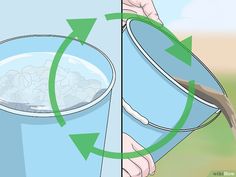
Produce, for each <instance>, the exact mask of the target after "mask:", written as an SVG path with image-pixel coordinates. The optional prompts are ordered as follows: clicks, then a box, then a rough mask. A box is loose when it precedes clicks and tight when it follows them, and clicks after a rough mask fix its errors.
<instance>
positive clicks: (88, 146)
mask: <svg viewBox="0 0 236 177" xmlns="http://www.w3.org/2000/svg"><path fill="white" fill-rule="evenodd" d="M129 18H132V19H136V20H139V21H142V22H144V23H146V24H148V25H151V26H153V27H154V28H156V29H158V30H160V31H161V32H163V33H164V34H165V35H167V36H168V37H169V38H170V39H171V40H172V41H173V43H174V45H176V44H177V45H181V42H179V41H178V39H177V38H176V37H175V35H174V34H173V33H171V32H170V31H169V30H168V29H167V28H165V27H164V26H163V25H161V24H160V23H158V22H156V21H154V20H152V19H149V18H148V17H144V16H140V15H137V14H130V13H123V14H122V13H113V14H107V15H106V19H107V20H115V19H129ZM81 21H82V22H83V23H82V24H83V25H82V24H81V23H80V24H78V23H76V22H75V23H76V24H74V22H73V23H72V24H71V23H70V25H71V27H72V29H73V32H72V33H71V34H70V35H69V37H67V38H66V39H65V41H64V42H63V43H62V45H61V46H60V48H59V49H58V51H57V53H56V55H55V58H54V61H53V63H52V66H51V70H50V75H49V96H50V100H51V106H52V110H53V113H54V115H55V117H56V118H57V120H58V123H59V124H60V125H61V126H64V125H65V120H64V118H63V116H62V114H61V112H60V110H59V107H58V104H57V99H56V94H55V78H56V71H57V68H58V64H59V62H60V59H61V57H62V55H63V53H64V52H65V50H66V48H67V47H68V46H69V45H70V43H71V42H72V40H73V38H75V37H77V38H78V39H80V38H81V37H80V38H79V36H80V30H79V29H76V28H81V29H83V30H82V32H83V33H82V35H83V36H84V35H86V37H82V38H83V42H85V39H86V38H87V36H88V34H89V32H90V31H91V29H92V26H93V24H94V23H95V21H93V20H92V21H91V20H90V22H89V21H87V20H86V19H81V20H80V22H81ZM70 22H71V21H70ZM77 22H78V21H77ZM86 24H87V25H88V26H87V27H86ZM77 30H78V31H77ZM182 47H183V48H184V50H185V51H187V52H190V51H189V47H186V46H184V45H182ZM170 51H171V52H170V53H172V55H175V56H176V57H177V56H178V57H177V58H179V55H177V54H176V52H173V50H170ZM174 51H176V50H174ZM182 51H183V50H182ZM177 53H178V51H177ZM179 59H180V60H181V61H183V62H184V63H186V64H188V65H191V62H189V61H187V62H186V59H185V60H182V59H181V58H179ZM194 93H195V82H194V81H190V82H189V92H188V98H187V102H186V105H185V108H184V111H183V114H182V116H181V118H180V120H179V121H178V123H177V124H176V125H175V127H174V128H173V129H174V130H175V131H171V132H169V133H168V134H167V135H166V136H165V137H164V138H162V139H161V140H160V141H159V142H158V143H155V144H153V145H151V146H150V147H148V148H146V149H144V150H141V151H136V152H128V153H118V152H108V151H104V150H101V149H98V148H96V147H94V144H95V142H96V140H97V138H98V135H99V134H98V133H90V134H75V135H70V138H71V139H72V141H73V142H74V143H75V145H76V147H77V148H78V150H79V151H80V152H81V154H82V155H83V157H84V158H85V159H88V157H89V154H90V153H94V154H97V155H99V156H104V157H108V158H114V159H129V158H136V157H140V156H145V155H147V154H149V153H152V152H154V151H156V150H157V149H159V148H161V147H163V146H164V145H165V144H167V143H168V142H170V141H171V140H172V139H173V138H174V137H175V136H176V134H177V132H178V130H179V129H181V128H182V127H183V125H184V124H185V122H186V121H187V118H188V116H189V114H190V112H191V109H192V105H193V101H194Z"/></svg>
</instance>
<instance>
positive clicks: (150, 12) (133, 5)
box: [123, 0, 162, 25]
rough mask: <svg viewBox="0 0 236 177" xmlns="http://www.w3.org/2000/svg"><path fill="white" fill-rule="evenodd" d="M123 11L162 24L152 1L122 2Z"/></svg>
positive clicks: (126, 0)
mask: <svg viewBox="0 0 236 177" xmlns="http://www.w3.org/2000/svg"><path fill="white" fill-rule="evenodd" d="M123 11H124V12H126V13H135V14H138V15H143V16H147V17H149V18H151V19H153V20H155V21H157V22H159V23H162V21H161V20H160V18H159V15H158V13H157V11H156V9H155V6H154V4H153V1H152V0H123ZM124 24H125V22H123V25H124Z"/></svg>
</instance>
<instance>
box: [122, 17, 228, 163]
mask: <svg viewBox="0 0 236 177" xmlns="http://www.w3.org/2000/svg"><path fill="white" fill-rule="evenodd" d="M123 41H124V44H123V51H124V55H123V57H124V61H123V70H124V77H123V79H124V86H123V89H124V100H125V102H126V103H128V105H129V106H131V107H132V108H133V110H135V111H136V112H138V113H139V115H141V116H143V117H145V118H147V119H148V120H149V122H151V123H153V124H155V125H157V126H158V127H159V128H154V127H152V126H150V125H145V122H144V123H142V122H140V121H138V120H137V119H135V118H134V117H133V116H132V115H130V114H129V113H128V112H126V111H125V109H124V114H123V117H124V132H126V133H127V134H129V135H130V136H132V137H133V138H134V139H135V140H136V141H137V142H139V143H140V144H141V145H142V146H143V147H145V148H148V147H150V146H151V145H153V144H155V143H157V142H159V141H160V140H161V139H163V138H164V137H165V136H166V135H167V134H168V133H169V132H170V131H171V130H173V128H174V126H175V125H176V123H177V122H178V121H179V119H180V117H181V115H182V113H183V111H184V108H185V105H186V102H187V97H188V90H186V89H185V88H184V87H182V86H181V85H180V84H178V83H177V82H176V81H175V80H174V78H179V79H182V80H186V81H191V80H194V81H195V82H196V83H197V84H200V85H203V86H205V87H208V88H210V89H213V90H215V91H217V92H219V93H222V94H225V91H224V89H223V87H222V86H221V84H220V83H219V81H217V79H216V77H215V76H214V75H213V74H212V73H211V72H210V71H209V69H208V68H207V67H206V66H205V65H204V64H203V63H202V62H201V61H200V60H199V59H198V57H197V56H195V55H194V54H192V65H191V66H188V65H186V64H185V63H183V62H182V61H180V60H177V59H176V58H175V57H174V56H172V55H170V54H169V53H167V52H166V49H167V48H169V47H171V46H173V41H171V40H170V39H169V38H168V37H167V36H166V35H165V34H163V33H162V32H161V31H159V30H157V29H155V28H154V27H152V26H150V25H148V24H146V23H144V22H142V21H141V20H135V19H130V20H128V22H127V27H126V29H125V30H124V32H123ZM220 112H221V111H220V110H219V109H218V108H217V106H215V105H213V104H211V103H209V102H207V101H205V100H204V99H202V98H199V97H198V96H194V102H193V107H192V109H191V112H190V115H189V117H188V119H187V122H186V123H185V124H184V126H183V127H182V128H181V130H179V131H178V133H177V135H176V136H175V137H174V138H173V139H172V140H171V141H170V142H168V143H167V144H165V145H164V146H162V147H161V148H159V149H157V150H156V151H155V152H152V156H153V158H154V160H155V161H158V160H159V159H161V158H162V157H163V156H164V155H165V154H166V153H168V152H169V151H170V150H171V149H173V148H174V147H175V146H176V145H177V144H178V143H180V142H181V141H182V140H184V139H185V138H186V137H187V136H188V135H190V134H191V133H192V132H193V131H195V130H197V129H200V128H202V127H205V126H207V125H208V124H210V123H211V122H212V121H213V120H215V119H216V117H217V116H218V115H219V114H220ZM212 116H213V118H212ZM211 118H212V119H211Z"/></svg>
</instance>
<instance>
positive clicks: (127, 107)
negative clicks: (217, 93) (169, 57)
mask: <svg viewBox="0 0 236 177" xmlns="http://www.w3.org/2000/svg"><path fill="white" fill-rule="evenodd" d="M122 104H123V108H124V109H125V111H126V112H127V113H128V114H130V115H131V116H132V117H133V118H135V119H136V120H138V121H139V122H141V123H142V124H143V125H145V126H148V125H149V126H152V127H154V128H157V129H159V130H163V131H168V132H192V131H196V130H199V129H202V128H204V127H206V126H208V125H209V124H211V123H212V122H214V121H215V120H216V119H217V118H218V117H219V115H220V114H221V111H220V110H218V111H217V112H216V115H215V116H214V117H213V118H212V119H210V120H208V121H206V122H205V123H203V124H201V125H199V126H197V127H192V128H183V129H171V128H168V127H164V126H160V125H157V124H154V123H152V122H150V121H149V120H148V119H147V118H146V117H144V116H143V115H141V114H140V113H139V112H138V111H136V110H135V109H133V108H132V107H131V106H130V105H129V104H128V103H127V102H126V101H125V100H124V99H123V100H122Z"/></svg>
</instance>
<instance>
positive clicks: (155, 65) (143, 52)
mask: <svg viewBox="0 0 236 177" xmlns="http://www.w3.org/2000/svg"><path fill="white" fill-rule="evenodd" d="M132 21H139V22H145V21H143V20H142V19H133V18H131V19H128V20H127V22H126V26H125V29H127V32H128V35H129V36H130V38H131V40H132V42H133V43H134V44H135V46H136V47H137V48H138V50H139V51H140V52H141V53H142V54H143V56H144V57H145V58H146V59H147V60H148V61H149V62H150V63H151V64H152V65H153V66H154V67H155V68H156V69H157V70H158V71H159V72H160V73H161V74H162V75H163V76H164V77H166V78H167V79H168V80H169V81H171V82H172V83H173V84H174V85H175V86H177V87H178V88H180V89H181V90H182V91H184V92H185V93H186V94H189V91H188V90H187V89H186V88H184V87H183V86H182V85H180V84H179V83H178V82H177V81H176V80H175V79H174V78H173V77H172V76H171V75H170V74H168V73H167V72H166V71H165V70H164V69H163V68H162V67H161V66H160V65H158V64H157V63H156V62H155V61H154V60H153V59H152V57H151V56H150V55H149V54H148V53H147V52H146V51H145V49H144V48H143V47H142V46H141V44H139V42H138V40H137V39H136V37H135V35H134V34H133V32H132V29H131V25H130V24H131V22H132ZM125 29H124V30H123V32H125ZM191 54H192V56H193V58H194V59H195V60H197V62H199V63H200V64H201V65H202V66H203V67H204V69H206V70H207V71H208V73H209V74H210V75H211V77H212V78H213V79H214V80H215V81H216V83H217V84H218V85H219V87H220V88H221V90H222V92H223V94H224V95H226V96H227V93H226V91H225V89H224V87H223V86H222V84H221V83H220V82H219V80H218V79H217V78H216V76H215V75H214V74H213V73H212V72H211V71H210V69H209V68H208V67H207V66H206V65H205V64H204V63H203V62H202V61H201V60H200V59H199V58H198V57H197V56H196V55H195V54H194V53H193V52H192V51H191ZM194 98H195V99H196V100H198V101H199V102H201V103H203V104H205V105H207V106H210V107H212V108H215V109H217V112H218V111H220V109H219V108H218V107H217V106H216V105H214V104H212V103H210V102H208V101H206V100H204V99H202V98H200V97H198V96H197V95H194Z"/></svg>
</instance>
